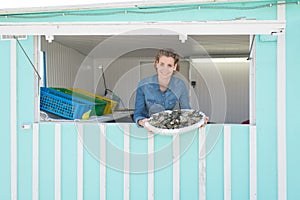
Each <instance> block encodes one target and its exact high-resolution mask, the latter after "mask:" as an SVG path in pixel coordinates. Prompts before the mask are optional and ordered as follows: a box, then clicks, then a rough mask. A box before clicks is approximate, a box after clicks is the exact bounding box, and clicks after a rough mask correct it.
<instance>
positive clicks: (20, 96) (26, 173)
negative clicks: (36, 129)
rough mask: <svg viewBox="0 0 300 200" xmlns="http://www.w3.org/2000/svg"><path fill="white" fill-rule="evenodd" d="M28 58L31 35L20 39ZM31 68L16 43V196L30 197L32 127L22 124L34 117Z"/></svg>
mask: <svg viewBox="0 0 300 200" xmlns="http://www.w3.org/2000/svg"><path fill="white" fill-rule="evenodd" d="M20 43H21V44H22V46H23V48H24V49H26V51H27V54H28V55H29V58H30V59H33V37H32V36H31V37H28V39H27V40H22V41H20ZM33 74H34V72H33V70H32V67H31V65H30V63H29V62H28V60H27V59H26V56H25V55H24V54H23V52H22V51H21V48H20V47H19V46H18V45H17V123H16V125H17V145H18V147H17V152H18V159H17V162H18V171H17V173H18V196H19V199H31V198H32V184H31V182H32V129H29V130H23V129H22V128H21V125H22V124H28V123H29V124H30V123H32V122H33V117H34V103H33V102H34V101H33V98H34V94H33V93H34V84H33Z"/></svg>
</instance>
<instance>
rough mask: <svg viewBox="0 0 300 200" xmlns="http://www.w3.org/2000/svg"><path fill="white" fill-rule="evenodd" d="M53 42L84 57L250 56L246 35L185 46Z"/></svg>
mask: <svg viewBox="0 0 300 200" xmlns="http://www.w3.org/2000/svg"><path fill="white" fill-rule="evenodd" d="M54 41H55V42H58V43H60V44H62V45H64V46H67V47H70V48H73V49H75V50H77V51H78V52H80V53H82V54H84V55H89V54H90V55H91V54H93V53H101V54H100V55H103V57H109V56H110V55H112V54H113V53H115V52H116V51H122V55H125V54H126V56H135V57H137V56H138V57H142V56H145V57H149V56H150V57H153V54H154V53H155V51H156V49H158V48H172V49H174V50H175V51H176V52H178V53H179V54H180V55H181V56H182V57H208V56H209V57H245V56H248V54H249V49H250V48H249V45H250V42H249V35H194V36H189V37H188V38H187V39H186V40H185V41H184V42H182V41H181V40H180V39H179V36H177V35H161V36H147V35H143V36H124V35H123V36H102V35H94V36H87V35H85V36H55V37H54Z"/></svg>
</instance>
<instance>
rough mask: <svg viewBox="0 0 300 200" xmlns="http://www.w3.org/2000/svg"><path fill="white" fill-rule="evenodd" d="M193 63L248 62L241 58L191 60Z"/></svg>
mask: <svg viewBox="0 0 300 200" xmlns="http://www.w3.org/2000/svg"><path fill="white" fill-rule="evenodd" d="M191 61H192V62H193V63H209V62H211V63H239V62H246V63H247V62H249V60H247V58H246V57H242V58H192V59H191Z"/></svg>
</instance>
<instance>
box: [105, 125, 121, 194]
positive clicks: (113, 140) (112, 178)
mask: <svg viewBox="0 0 300 200" xmlns="http://www.w3.org/2000/svg"><path fill="white" fill-rule="evenodd" d="M120 126H121V125H120V124H117V125H114V124H107V126H106V161H107V168H106V198H107V199H108V200H110V199H111V200H114V199H123V196H124V192H123V182H124V177H123V169H124V156H123V149H124V137H123V134H124V133H123V129H122V127H120Z"/></svg>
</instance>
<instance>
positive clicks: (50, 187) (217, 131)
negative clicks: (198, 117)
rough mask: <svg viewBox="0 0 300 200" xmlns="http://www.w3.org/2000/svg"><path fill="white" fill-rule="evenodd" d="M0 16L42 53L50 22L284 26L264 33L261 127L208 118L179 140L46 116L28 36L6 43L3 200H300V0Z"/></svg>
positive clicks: (1, 27)
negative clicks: (41, 112) (38, 42)
mask: <svg viewBox="0 0 300 200" xmlns="http://www.w3.org/2000/svg"><path fill="white" fill-rule="evenodd" d="M139 7H140V8H141V7H143V8H144V9H140V8H139ZM146 8H147V9H146ZM0 12H1V14H0V33H1V35H21V34H22V33H21V32H22V31H24V32H25V33H31V34H26V35H28V38H27V39H26V40H20V42H21V43H22V45H23V47H24V48H26V50H27V53H28V55H29V56H30V59H31V60H34V55H35V52H34V51H35V48H34V47H35V42H34V41H35V38H36V37H35V36H36V35H45V34H44V33H45V31H52V29H51V28H53V26H51V25H50V26H49V27H50V28H49V30H48V29H47V28H48V25H49V24H51V23H54V24H55V23H62V24H64V25H65V26H62V27H67V25H68V24H70V23H75V27H77V26H78V24H79V23H82V24H85V23H86V22H88V23H94V25H95V23H100V28H101V23H103V22H104V23H110V22H120V23H121V22H122V23H123V22H125V23H127V22H184V21H189V22H191V21H192V22H207V23H210V22H218V21H219V22H221V21H223V22H224V21H229V22H230V21H232V20H236V19H239V18H241V17H242V18H243V19H244V20H242V21H239V22H241V23H247V19H250V20H253V19H254V20H258V21H264V22H266V23H268V22H272V23H271V24H273V25H274V27H277V25H278V24H279V25H278V26H282V27H283V29H282V30H281V32H280V31H279V32H276V33H274V35H273V36H271V37H272V39H270V40H263V39H261V37H260V36H263V35H267V34H266V33H261V34H257V37H256V38H255V42H256V48H255V54H256V60H255V66H256V81H255V84H256V99H255V102H256V108H255V113H256V123H252V124H250V125H238V124H208V125H207V126H206V127H205V128H202V129H200V130H195V131H192V132H189V133H186V134H182V135H180V136H162V135H149V134H147V132H146V131H145V130H144V129H140V128H137V127H136V125H135V124H131V123H116V124H112V123H110V124H106V123H99V124H98V123H84V122H39V119H38V118H36V116H35V113H36V112H37V109H38V108H37V106H36V105H35V102H36V99H38V98H39V96H38V95H39V92H38V87H37V77H36V75H35V74H34V72H33V70H32V68H31V65H30V63H29V62H28V60H27V59H26V57H25V56H24V54H23V53H22V49H21V48H20V47H19V46H18V45H17V42H16V41H15V40H13V39H12V40H1V41H0V55H1V69H2V71H1V73H0V80H1V86H2V91H1V99H2V100H1V104H0V110H1V111H2V114H1V115H0V121H1V126H2V128H1V130H2V131H1V133H0V163H1V165H0V199H5V200H8V199H24V200H28V199H42V200H44V199H78V200H80V199H114V200H115V199H139V200H140V199H164V200H166V199H201V200H202V199H208V200H215V199H226V200H228V199H239V200H240V199H280V200H281V199H290V200H294V199H299V198H300V194H299V191H298V190H299V186H300V172H299V169H298V166H299V164H300V157H299V155H298V154H299V151H300V145H299V144H300V143H299V141H300V134H299V128H298V127H299V125H298V121H299V117H298V116H299V113H300V107H299V103H298V102H299V99H300V92H299V89H298V85H299V84H300V79H299V78H298V73H300V69H299V67H298V66H299V64H300V62H299V59H298V57H299V56H298V53H299V50H298V49H299V46H300V37H299V35H300V5H299V1H293V0H286V1H275V0H270V1H267V0H257V1H240V2H238V1H222V2H221V1H217V2H216V3H212V2H209V1H207V2H203V1H199V2H197V1H193V2H191V3H187V2H186V3H183V2H179V1H176V3H175V4H169V5H164V4H163V3H156V4H155V3H154V4H153V5H151V4H150V5H149V4H148V5H147V4H143V3H141V4H140V6H134V5H133V4H128V5H127V6H125V4H123V5H122V6H119V7H118V6H115V7H110V8H109V7H104V6H103V7H101V6H94V7H91V8H86V7H82V8H79V9H74V8H71V7H70V8H66V7H65V8H61V9H60V10H54V9H48V10H42V9H33V10H23V11H20V10H17V11H13V10H12V11H10V12H6V11H3V10H1V11H0ZM48 22H51V23H48ZM76 23H77V24H76ZM249 23H250V22H249ZM253 24H255V23H253ZM102 25H103V24H102ZM118 25H119V24H118V23H116V25H115V26H118ZM257 25H258V26H259V23H258V24H257ZM220 26H222V25H220ZM249 26H252V25H251V23H250V24H249ZM27 27H30V28H33V29H32V30H29V28H27ZM95 27H96V26H95ZM98 28H99V26H98ZM53 29H55V27H54V28H53ZM54 31H61V29H59V28H57V29H56V30H54ZM62 31H64V30H62ZM79 31H80V30H78V32H79ZM241 31H242V30H241ZM269 34H271V33H269ZM24 125H25V127H24ZM26 125H29V127H26Z"/></svg>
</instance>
